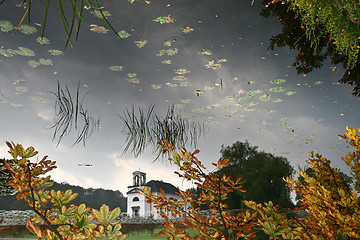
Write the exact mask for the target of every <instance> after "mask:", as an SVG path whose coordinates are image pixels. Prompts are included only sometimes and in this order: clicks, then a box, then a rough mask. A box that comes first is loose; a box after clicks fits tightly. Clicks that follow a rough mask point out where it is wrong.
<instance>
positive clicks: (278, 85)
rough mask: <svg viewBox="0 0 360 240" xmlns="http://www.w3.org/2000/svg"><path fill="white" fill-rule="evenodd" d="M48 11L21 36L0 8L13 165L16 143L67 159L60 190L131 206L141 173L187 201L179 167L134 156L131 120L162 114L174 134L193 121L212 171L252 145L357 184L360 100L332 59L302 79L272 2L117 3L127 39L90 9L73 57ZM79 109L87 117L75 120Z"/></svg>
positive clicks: (11, 15)
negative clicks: (174, 124)
mask: <svg viewBox="0 0 360 240" xmlns="http://www.w3.org/2000/svg"><path fill="white" fill-rule="evenodd" d="M39 4H40V3H39V2H38V1H36V2H34V3H33V6H32V11H31V18H30V25H27V24H28V23H29V22H28V20H27V18H26V19H25V20H24V24H23V27H21V28H19V29H18V30H17V31H16V33H14V29H15V27H16V26H17V24H18V23H19V21H20V19H21V17H22V14H23V12H24V7H19V6H16V5H15V4H14V2H11V1H5V2H4V3H3V4H2V5H0V23H1V25H0V28H1V32H0V39H1V48H0V110H1V113H2V114H1V125H0V130H1V136H0V157H5V158H9V155H8V154H7V148H6V145H5V141H13V142H15V143H21V144H23V145H24V146H26V147H27V146H34V147H35V148H36V149H37V150H39V152H40V156H43V155H49V158H50V159H53V160H56V161H57V164H58V169H56V170H54V172H53V173H52V177H53V178H54V180H55V181H58V182H62V181H66V182H69V183H71V184H74V185H81V186H84V187H101V188H109V189H115V190H120V191H121V192H122V193H124V194H125V193H126V191H127V186H129V185H130V184H131V183H132V172H133V171H136V170H139V169H140V170H141V171H144V172H146V173H147V179H149V180H151V179H157V180H163V181H167V182H171V183H173V184H174V185H176V186H180V187H181V188H188V187H190V186H191V184H190V183H183V182H179V180H178V178H177V177H176V175H175V174H173V170H174V169H175V168H174V167H173V166H171V165H169V164H167V163H166V161H164V160H162V159H161V158H159V159H158V160H157V161H155V162H153V161H154V159H155V158H156V157H157V153H156V152H155V153H154V152H153V150H154V145H153V144H151V143H150V144H148V145H147V146H146V147H145V148H144V149H141V153H139V152H138V153H139V154H137V153H135V155H134V153H133V152H131V150H132V149H135V150H139V148H138V146H135V147H134V148H132V147H133V146H132V145H130V146H129V148H128V151H127V152H125V153H123V152H124V149H126V146H127V145H126V139H127V137H128V135H127V134H126V133H127V132H126V130H127V129H126V127H125V124H124V119H125V120H126V119H128V121H130V119H131V117H132V116H133V115H136V116H138V117H139V116H141V114H140V113H139V111H142V113H143V115H142V116H144V117H145V118H146V114H147V113H148V111H151V113H152V114H153V115H154V114H155V115H156V116H162V117H163V118H161V119H162V120H161V121H160V123H162V124H164V121H163V120H164V119H165V120H166V118H168V117H169V116H170V117H169V118H170V119H168V120H169V122H171V121H173V120H172V119H171V118H172V117H174V118H176V119H177V121H183V122H182V124H183V125H182V126H185V127H184V129H185V132H186V131H188V132H187V134H188V135H187V136H188V137H189V140H188V142H187V144H186V147H187V148H188V149H189V150H195V148H198V149H200V151H201V152H200V154H199V159H200V160H201V161H203V162H204V164H205V165H206V166H207V167H208V168H209V170H211V169H212V167H211V166H212V165H211V162H214V161H217V160H218V158H219V157H220V149H221V146H222V145H224V146H228V145H231V144H232V143H234V142H236V141H245V140H248V141H249V143H250V144H251V145H253V146H258V147H259V149H260V150H264V151H266V152H270V153H273V154H275V155H279V156H283V157H286V158H287V159H288V160H289V161H290V163H291V164H292V166H294V168H295V169H296V168H297V167H298V166H304V165H305V161H306V159H307V158H308V152H309V151H312V150H314V151H316V152H320V153H321V154H323V155H324V156H326V157H328V158H329V159H331V160H332V162H333V164H334V166H336V167H340V168H341V169H343V171H345V172H346V171H347V170H346V168H345V166H344V164H343V163H342V162H341V160H340V156H342V155H344V153H345V152H347V151H348V149H347V144H346V143H345V142H344V141H343V140H340V139H339V138H338V137H337V134H343V133H344V131H345V128H346V126H350V127H360V120H359V119H360V111H359V109H360V108H359V103H360V102H359V99H360V98H359V97H356V96H354V95H353V94H352V86H348V85H345V84H340V83H338V80H339V79H340V78H342V75H343V73H344V71H345V70H344V69H343V67H342V65H341V64H338V65H333V64H331V63H330V60H329V59H325V60H324V61H323V63H322V64H323V66H322V67H321V68H318V69H314V70H313V71H312V72H309V73H307V74H305V73H304V74H297V70H296V69H295V67H294V66H292V64H293V63H294V61H296V56H297V55H298V54H299V52H298V51H297V50H296V49H291V48H290V47H283V48H280V47H275V48H274V49H273V50H271V49H269V44H270V39H271V38H272V37H273V36H276V35H278V34H280V33H281V31H282V26H283V25H282V24H284V23H283V22H281V21H279V19H278V18H276V17H274V16H269V17H263V16H261V15H260V12H261V10H262V9H264V5H263V4H262V3H261V2H260V1H254V2H253V4H252V3H251V1H244V0H243V1H234V0H220V1H219V0H211V1H210V0H207V1H204V0H197V1H189V0H186V1H184V0H183V1H140V0H139V1H135V2H133V3H130V2H128V1H125V0H124V1H109V2H107V1H104V3H103V4H104V5H106V6H105V8H104V9H103V10H104V13H105V15H106V16H107V19H108V21H109V22H110V23H111V26H112V27H113V28H114V30H115V31H116V32H117V33H118V34H119V35H120V36H121V37H122V38H123V39H119V37H118V36H116V35H115V34H114V33H113V32H112V30H111V29H110V27H109V26H108V25H107V23H106V22H105V21H104V20H103V19H102V18H101V16H100V17H99V12H98V11H95V12H93V11H91V9H89V7H85V8H84V9H83V11H84V12H83V14H84V16H83V19H82V23H81V28H80V32H79V35H78V39H77V40H76V39H75V37H76V36H75V35H76V33H73V35H72V37H71V43H68V44H67V48H66V50H64V46H65V45H66V42H67V41H66V35H65V30H64V25H63V23H62V20H61V15H60V13H59V11H58V9H57V5H56V4H55V3H54V4H53V3H51V4H50V7H49V12H48V19H47V23H46V28H45V31H44V38H41V35H42V25H43V20H44V6H41V5H39ZM64 7H65V8H66V7H68V6H64ZM68 21H69V22H70V21H71V16H68ZM69 99H71V102H72V103H73V104H74V105H73V106H75V107H76V111H77V112H76V111H75V113H74V115H73V116H70V117H69V115H66V114H67V112H66V111H67V110H69V109H68V108H67V107H69V105H67V104H68V103H69V102H67V100H69ZM76 113H77V114H76ZM153 115H152V116H153ZM164 116H165V117H164ZM67 117H68V118H67ZM152 120H153V119H152ZM71 121H72V122H71ZM56 122H58V124H56ZM165 122H166V121H165ZM60 123H65V124H66V123H68V124H69V128H64V125H61V124H60ZM86 124H87V125H86ZM84 126H85V128H84ZM83 130H84V132H82V131H83ZM63 133H64V135H62V134H63ZM183 133H184V132H183V131H181V130H179V132H177V133H176V134H177V135H178V136H179V135H181V134H183ZM190 133H192V134H193V135H190ZM191 136H195V138H194V139H193V140H196V142H195V143H196V145H195V144H194V142H193V144H191V141H190V140H191Z"/></svg>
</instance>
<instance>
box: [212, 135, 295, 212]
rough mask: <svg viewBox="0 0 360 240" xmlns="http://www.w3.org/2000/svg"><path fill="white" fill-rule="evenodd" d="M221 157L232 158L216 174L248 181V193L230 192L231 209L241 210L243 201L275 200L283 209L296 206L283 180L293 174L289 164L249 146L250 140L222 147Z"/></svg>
mask: <svg viewBox="0 0 360 240" xmlns="http://www.w3.org/2000/svg"><path fill="white" fill-rule="evenodd" d="M220 152H221V155H222V157H223V158H229V159H230V164H229V165H228V166H226V167H224V168H222V169H220V170H219V171H218V172H217V174H219V175H222V174H226V175H228V176H231V177H232V178H238V177H241V178H242V179H243V180H245V181H246V185H245V186H246V190H247V191H246V192H244V193H242V192H233V193H230V196H229V201H228V202H227V203H228V205H229V208H242V207H243V206H244V205H243V203H242V201H243V200H253V201H255V202H267V201H273V202H274V203H275V204H280V205H281V206H283V207H293V203H292V201H291V199H290V192H289V190H288V188H287V187H286V184H285V182H284V181H283V178H286V177H291V176H292V175H293V173H294V169H293V167H292V166H291V165H290V163H289V161H288V160H287V159H286V158H283V157H277V156H274V155H272V154H270V153H266V152H264V151H258V150H257V147H252V146H250V144H249V142H248V141H245V142H239V141H238V142H236V143H234V144H233V145H232V146H227V147H225V146H222V149H221V151H220Z"/></svg>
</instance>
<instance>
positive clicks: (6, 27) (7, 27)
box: [0, 20, 14, 32]
mask: <svg viewBox="0 0 360 240" xmlns="http://www.w3.org/2000/svg"><path fill="white" fill-rule="evenodd" d="M13 29H14V26H13V25H12V24H11V22H9V21H6V20H0V30H1V31H2V32H10V31H12V30H13Z"/></svg>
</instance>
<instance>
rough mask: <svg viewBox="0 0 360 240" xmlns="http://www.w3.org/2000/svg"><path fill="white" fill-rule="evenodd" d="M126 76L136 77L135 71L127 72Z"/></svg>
mask: <svg viewBox="0 0 360 240" xmlns="http://www.w3.org/2000/svg"><path fill="white" fill-rule="evenodd" d="M127 76H128V77H129V78H134V77H136V73H128V74H127Z"/></svg>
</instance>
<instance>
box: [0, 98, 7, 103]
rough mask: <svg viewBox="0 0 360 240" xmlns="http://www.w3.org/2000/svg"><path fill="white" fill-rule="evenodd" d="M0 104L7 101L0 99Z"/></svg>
mask: <svg viewBox="0 0 360 240" xmlns="http://www.w3.org/2000/svg"><path fill="white" fill-rule="evenodd" d="M0 103H8V101H7V100H5V99H2V98H0Z"/></svg>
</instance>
